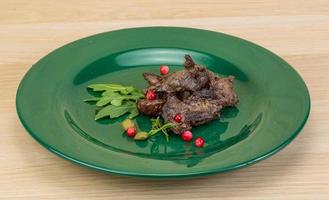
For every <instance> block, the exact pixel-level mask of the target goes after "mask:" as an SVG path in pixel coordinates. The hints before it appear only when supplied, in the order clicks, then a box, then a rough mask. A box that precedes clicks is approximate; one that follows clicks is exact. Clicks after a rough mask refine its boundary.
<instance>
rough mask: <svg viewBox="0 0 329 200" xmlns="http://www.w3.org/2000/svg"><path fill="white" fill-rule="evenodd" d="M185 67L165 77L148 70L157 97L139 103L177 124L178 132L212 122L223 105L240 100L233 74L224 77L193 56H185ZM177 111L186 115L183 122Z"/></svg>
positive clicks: (143, 109)
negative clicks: (200, 63)
mask: <svg viewBox="0 0 329 200" xmlns="http://www.w3.org/2000/svg"><path fill="white" fill-rule="evenodd" d="M184 66H185V69H184V70H181V71H177V72H174V73H172V74H168V75H163V76H159V75H156V74H152V73H144V74H143V76H144V78H145V80H147V82H148V83H149V87H148V88H147V89H148V90H149V89H152V90H154V91H155V92H156V93H157V99H156V100H147V99H142V100H140V101H139V102H138V103H137V107H138V110H139V111H140V112H142V113H144V114H146V115H149V116H153V117H154V116H160V115H161V116H162V117H163V119H164V120H165V121H166V122H172V123H174V125H175V126H174V127H173V128H172V131H173V132H175V133H176V134H180V133H182V132H183V131H185V130H189V129H191V128H192V127H193V126H197V125H201V124H204V123H207V122H210V121H211V120H212V119H214V118H217V117H219V111H220V109H221V108H222V107H227V106H235V105H236V104H237V103H238V102H239V99H238V97H237V95H236V94H235V92H234V91H233V80H234V77H233V76H229V77H227V78H220V77H219V76H217V75H216V74H214V73H213V72H211V71H209V70H207V69H206V68H204V67H203V66H201V65H198V64H195V63H194V61H193V60H192V58H191V56H189V55H186V56H185V63H184ZM176 114H181V115H182V117H183V119H182V122H180V123H177V122H176V121H175V120H174V117H175V115H176Z"/></svg>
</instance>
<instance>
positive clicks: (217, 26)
mask: <svg viewBox="0 0 329 200" xmlns="http://www.w3.org/2000/svg"><path fill="white" fill-rule="evenodd" d="M105 2H106V3H105ZM228 2H229V3H228ZM265 2H266V3H265ZM159 25H161V26H162V25H163V26H164V25H169V26H185V27H196V28H202V29H209V30H214V31H220V32H224V33H228V34H233V35H236V36H238V37H242V38H245V39H248V40H251V41H253V42H255V43H258V44H260V45H262V46H264V47H266V48H268V49H270V50H272V51H274V52H276V53H277V54H279V55H280V56H282V57H283V58H284V59H286V60H287V61H288V62H289V63H290V64H291V65H292V66H294V67H295V69H296V70H297V71H298V72H299V73H300V74H301V75H302V77H303V78H304V80H305V81H306V83H307V85H308V87H309V90H310V93H311V98H312V109H311V114H310V118H309V120H308V123H307V124H306V126H305V128H304V129H303V131H302V132H301V134H300V135H299V136H298V137H297V139H296V140H294V141H293V142H292V143H291V144H290V145H289V146H288V147H287V148H285V149H284V150H282V151H281V152H279V153H278V154H276V155H275V156H273V157H271V158H269V159H267V160H265V161H263V162H260V163H258V164H255V165H253V166H250V167H247V168H243V169H240V170H237V171H232V172H229V173H225V174H218V175H214V176H208V177H202V178H199V179H193V180H182V181H156V180H140V179H136V178H130V177H118V176H114V175H110V174H104V173H100V172H96V171H93V170H90V169H87V168H83V167H79V166H77V165H74V164H72V163H70V162H68V161H66V160H63V159H61V158H59V157H57V156H55V155H53V154H52V153H50V152H48V151H47V150H45V149H44V148H43V147H41V146H40V145H39V144H37V142H35V141H34V140H33V139H32V138H31V137H30V136H29V135H28V134H27V132H26V131H25V130H24V129H23V127H22V125H21V124H20V122H19V120H18V117H17V115H16V111H15V93H16V89H17V86H18V84H19V82H20V80H21V78H22V77H23V75H24V74H25V73H26V71H27V70H28V69H29V68H30V67H31V65H32V64H33V63H35V62H36V61H37V60H38V59H40V58H41V57H43V56H44V55H46V54H47V53H49V52H50V51H52V50H53V49H55V48H58V47H60V46H62V45H64V44H66V43H68V42H71V41H73V40H76V39H79V38H81V37H85V36H88V35H92V34H95V33H100V32H104V31H109V30H115V29H120V28H126V27H137V26H159ZM328 76H329V1H328V0H312V1H291V0H285V1H281V3H280V2H279V1H277V0H273V1H252V2H247V1H236V0H231V1H227V2H226V3H224V2H220V1H216V0H214V1H210V0H207V1H200V0H196V1H187V0H185V1H173V0H166V1H161V0H158V1H152V0H136V1H133V0H131V1H123V0H121V1H93V0H88V1H81V0H74V1H73V0H71V1H49V2H47V1H41V0H40V1H37V0H33V1H17V0H2V1H0V85H1V89H2V91H1V94H0V95H1V98H0V134H1V139H0V151H1V156H0V199H9V198H12V199H20V198H21V199H45V198H54V199H69V198H72V199H98V198H99V199H103V198H104V199H221V198H223V199H244V200H246V199H252V200H255V199H259V200H264V199H289V200H291V199H307V200H313V199H314V200H319V199H326V200H328V199H329V172H328V171H329V120H328V117H329V89H328V87H329V81H328V80H329V78H328ZM278 79H280V77H278Z"/></svg>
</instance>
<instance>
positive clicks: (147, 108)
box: [137, 99, 165, 117]
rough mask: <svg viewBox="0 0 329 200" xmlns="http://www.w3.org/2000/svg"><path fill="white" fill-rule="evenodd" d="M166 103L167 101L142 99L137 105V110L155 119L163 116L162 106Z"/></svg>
mask: <svg viewBox="0 0 329 200" xmlns="http://www.w3.org/2000/svg"><path fill="white" fill-rule="evenodd" d="M164 103H165V101H164V100H162V99H156V100H147V99H141V100H140V101H138V103H137V108H138V110H139V111H140V112H141V113H144V114H145V115H149V116H152V117H155V116H159V115H160V114H161V112H162V111H161V110H162V106H163V104H164Z"/></svg>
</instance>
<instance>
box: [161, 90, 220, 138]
mask: <svg viewBox="0 0 329 200" xmlns="http://www.w3.org/2000/svg"><path fill="white" fill-rule="evenodd" d="M220 109H221V106H220V105H219V104H218V103H217V102H216V101H215V100H208V99H204V98H200V97H198V96H194V95H192V96H190V97H189V98H188V99H186V100H185V101H181V100H179V99H178V98H177V97H175V96H169V97H168V99H167V102H166V103H165V104H164V105H163V107H162V115H161V116H162V117H163V119H164V120H165V121H167V122H172V123H174V124H175V126H174V128H173V129H172V130H173V131H174V132H175V133H176V134H180V133H182V132H183V131H185V130H189V129H191V128H192V126H197V125H201V124H204V123H207V122H210V121H211V120H212V119H214V118H216V117H219V110H220ZM176 114H180V115H182V116H183V119H182V121H181V122H180V123H177V122H176V121H175V120H174V117H175V115H176Z"/></svg>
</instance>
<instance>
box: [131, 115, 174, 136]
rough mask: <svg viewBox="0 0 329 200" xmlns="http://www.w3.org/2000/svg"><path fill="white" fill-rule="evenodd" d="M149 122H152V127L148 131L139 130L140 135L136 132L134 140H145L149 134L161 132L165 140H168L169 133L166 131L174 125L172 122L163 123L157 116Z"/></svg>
mask: <svg viewBox="0 0 329 200" xmlns="http://www.w3.org/2000/svg"><path fill="white" fill-rule="evenodd" d="M151 123H152V128H151V130H150V131H149V132H140V135H139V133H137V135H136V136H135V139H136V140H145V139H147V138H149V137H151V136H154V135H156V134H158V133H162V134H163V135H164V136H165V138H166V141H167V142H168V141H169V134H168V131H169V130H170V129H171V128H172V127H174V124H173V123H165V124H164V123H163V122H162V121H161V119H160V117H157V118H156V119H151Z"/></svg>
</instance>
